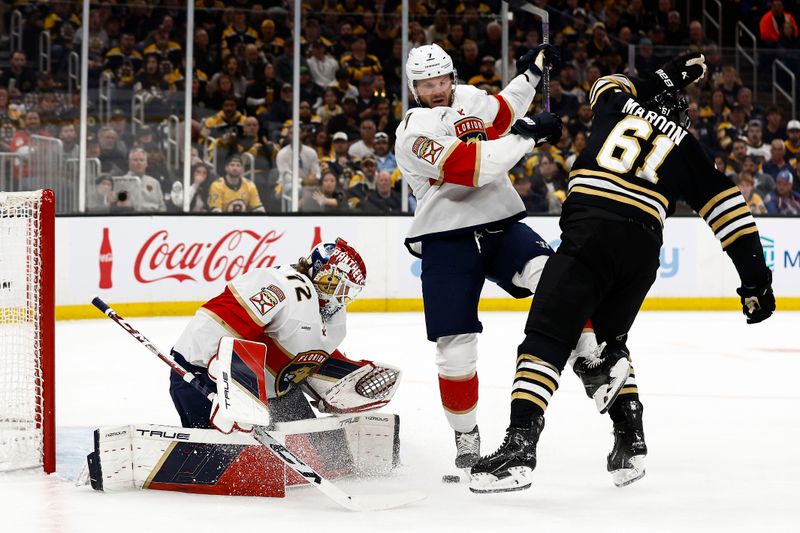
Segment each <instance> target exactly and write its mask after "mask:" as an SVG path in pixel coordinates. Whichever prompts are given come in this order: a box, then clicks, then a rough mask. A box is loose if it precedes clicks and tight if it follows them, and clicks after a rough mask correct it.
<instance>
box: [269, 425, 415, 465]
mask: <svg viewBox="0 0 800 533" xmlns="http://www.w3.org/2000/svg"><path fill="white" fill-rule="evenodd" d="M273 430H274V431H275V432H276V434H277V435H286V436H287V437H286V444H287V446H289V445H290V443H291V440H290V439H291V438H292V437H295V436H304V437H307V436H309V435H315V434H316V435H320V436H323V438H322V440H320V441H317V442H318V444H319V445H320V448H319V451H318V453H321V454H323V455H324V454H326V453H327V452H325V451H324V449H325V448H335V447H336V446H341V444H342V441H341V440H340V439H341V432H342V431H344V435H345V437H346V443H345V447H346V449H348V450H349V453H350V456H351V459H350V461H351V462H352V464H353V465H354V467H355V471H354V472H353V473H354V474H356V475H360V476H379V475H386V474H388V473H390V472H391V471H392V469H393V468H395V467H397V466H398V465H399V464H400V417H399V416H398V415H394V414H389V413H368V414H360V415H347V416H328V417H325V418H315V419H310V420H298V421H296V422H284V423H279V424H275V425H274V427H273ZM292 449H294V448H292ZM303 460H306V459H305V457H303ZM312 466H314V465H312Z"/></svg>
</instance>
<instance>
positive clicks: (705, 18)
mask: <svg viewBox="0 0 800 533" xmlns="http://www.w3.org/2000/svg"><path fill="white" fill-rule="evenodd" d="M712 2H713V3H714V4H716V6H717V16H716V17H715V16H713V15H712V14H711V12H710V11H709V10H708V9H707V8H706V0H703V6H702V10H703V12H702V15H701V19H700V22H701V23H702V24H703V28H704V30H707V29H708V27H709V26H712V27H713V28H714V29H716V30H717V46H719V47H720V48H721V47H722V2H720V0H712ZM687 4H688V2H687ZM687 11H688V9H687ZM706 35H708V34H706Z"/></svg>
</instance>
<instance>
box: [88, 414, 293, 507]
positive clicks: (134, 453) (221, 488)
mask: <svg viewBox="0 0 800 533" xmlns="http://www.w3.org/2000/svg"><path fill="white" fill-rule="evenodd" d="M94 438H95V450H94V451H93V452H92V453H91V454H89V456H88V457H87V462H88V464H89V476H90V481H91V485H92V488H94V489H95V490H102V491H107V492H113V491H120V490H126V489H127V490H129V489H153V490H170V491H179V492H192V493H200V494H224V495H231V496H271V497H283V496H284V495H285V484H284V476H285V467H284V465H283V463H282V462H281V461H280V460H279V459H277V458H276V457H275V456H274V455H273V454H272V452H270V451H269V450H268V449H267V448H265V447H264V446H261V445H260V444H257V443H256V442H255V441H254V440H253V439H252V438H251V437H250V436H248V435H245V434H232V435H223V434H221V433H219V432H217V431H215V430H210V429H187V428H177V427H170V426H155V425H137V426H132V425H131V426H116V427H106V428H99V429H97V430H96V431H95V437H94Z"/></svg>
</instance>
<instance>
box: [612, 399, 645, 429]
mask: <svg viewBox="0 0 800 533" xmlns="http://www.w3.org/2000/svg"><path fill="white" fill-rule="evenodd" d="M630 401H637V402H638V401H639V393H638V392H632V393H627V394H624V395H623V394H621V393H620V395H619V396H617V399H616V400H614V403H612V404H611V407H609V408H608V415H609V416H610V417H611V420H613V421H614V422H624V421H625V419H626V415H625V408H624V407H623V406H624V405H625V403H627V402H630ZM640 403H641V402H640Z"/></svg>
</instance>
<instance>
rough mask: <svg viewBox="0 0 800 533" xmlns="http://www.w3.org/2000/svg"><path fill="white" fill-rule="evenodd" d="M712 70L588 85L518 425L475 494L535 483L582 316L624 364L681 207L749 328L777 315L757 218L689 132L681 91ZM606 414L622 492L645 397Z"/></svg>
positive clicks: (686, 66) (529, 347)
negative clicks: (696, 225)
mask: <svg viewBox="0 0 800 533" xmlns="http://www.w3.org/2000/svg"><path fill="white" fill-rule="evenodd" d="M705 70H706V67H705V58H704V57H703V56H702V55H701V54H696V53H695V54H687V55H684V56H680V57H677V58H675V59H674V60H672V61H670V62H669V63H667V64H666V65H664V66H663V67H662V68H661V69H659V70H657V71H656V72H654V73H652V74H650V75H648V76H645V77H644V78H642V79H634V78H629V77H626V76H622V75H612V76H604V77H602V78H600V79H598V80H597V81H596V82H595V83H594V85H593V86H592V89H591V92H590V95H589V96H590V103H591V105H592V108H593V111H594V120H593V123H592V124H593V125H592V135H591V137H590V138H589V141H588V145H587V147H586V149H584V150H583V152H581V155H580V156H579V157H578V158H577V160H576V161H575V164H574V165H573V168H572V171H571V172H570V181H569V185H568V187H569V192H568V196H567V200H566V201H565V202H564V206H563V210H562V214H561V220H560V226H561V230H562V235H561V239H562V243H561V246H560V247H559V248H558V250H557V251H556V253H555V254H554V255H553V256H552V257H551V258H550V259H549V260H548V261H547V264H546V265H545V268H544V271H543V273H542V278H541V280H540V283H539V289H538V291H537V293H536V297H535V298H534V300H533V303H532V305H531V310H530V314H529V316H528V321H527V324H526V326H525V340H524V341H523V342H522V344H520V346H519V348H518V359H517V374H516V376H515V381H514V389H513V392H512V397H511V398H512V399H511V424H510V427H509V428H508V430H507V433H506V438H505V440H504V442H503V444H502V445H501V446H500V448H499V449H498V450H497V451H496V452H495V453H494V454H492V455H489V456H486V457H482V458H481V459H480V460H479V461H478V463H477V464H476V465H475V466H474V467H473V468H472V479H471V481H470V489H471V490H472V491H473V492H502V491H508V490H519V489H524V488H527V487H529V486H530V484H531V479H530V478H531V472H532V470H533V469H534V468H535V466H536V444H537V442H538V439H539V435H540V433H541V431H542V429H543V428H544V411H545V409H546V407H547V405H548V403H549V401H550V398H551V396H552V395H553V393H555V390H556V389H557V388H558V383H559V378H560V375H561V371H562V370H563V369H564V365H565V363H566V362H567V359H568V357H569V353H570V347H572V346H574V345H575V341H576V340H577V338H578V336H579V335H580V333H581V328H582V327H583V324H584V323H585V322H586V321H587V319H591V322H592V323H593V325H594V331H595V334H596V336H597V341H598V343H600V342H605V343H606V347H605V350H604V351H603V354H602V357H603V359H606V358H619V357H628V351H627V348H626V346H625V341H626V339H627V334H628V330H629V329H630V327H631V325H632V324H633V321H634V319H635V317H636V315H637V313H638V312H639V308H640V307H641V304H642V302H643V300H644V298H645V296H646V294H647V292H648V290H649V289H650V286H651V285H652V283H653V281H654V280H655V277H656V272H657V269H658V266H659V249H660V247H661V244H662V227H663V224H664V221H665V219H666V218H667V217H668V216H669V215H670V214H672V213H673V211H674V209H675V203H676V201H677V199H678V198H682V199H683V200H685V201H687V202H688V203H689V205H691V206H692V208H693V209H694V210H695V211H696V212H697V213H698V214H699V215H700V216H701V217H702V218H703V219H704V220H705V222H706V223H707V224H708V225H709V227H710V228H711V230H712V231H713V232H714V235H715V236H716V237H717V239H718V240H719V241H720V244H721V246H722V249H723V250H724V251H725V253H727V254H728V256H729V257H730V259H731V261H732V262H733V264H734V266H735V267H736V270H737V272H738V274H739V277H740V279H741V287H740V288H739V289H737V292H738V294H739V296H740V300H741V303H742V310H743V312H744V314H745V316H746V318H747V323H748V324H753V323H756V322H761V321H762V320H765V319H767V318H769V316H770V315H771V314H772V312H773V311H774V310H775V297H774V295H773V293H772V286H771V284H772V275H771V273H770V271H769V269H768V268H767V266H766V264H765V261H764V255H763V250H762V248H761V243H760V240H759V234H758V229H757V228H756V223H755V220H754V219H753V217H752V215H751V214H750V210H749V209H748V207H747V205H746V203H745V201H744V198H743V197H742V195H741V193H740V192H739V190H738V189H737V187H736V186H735V185H733V184H732V183H731V182H730V180H729V179H728V178H727V177H725V176H724V175H723V174H722V173H720V172H719V171H718V170H716V168H715V167H714V164H713V161H712V160H711V159H710V158H709V156H708V155H707V154H706V152H705V151H704V150H703V148H702V146H701V145H700V143H699V142H698V141H697V140H696V139H695V138H694V137H693V136H692V135H691V134H690V133H688V131H687V127H688V121H687V120H686V105H685V101H684V100H683V98H682V97H681V96H680V94H679V92H680V91H681V90H682V89H683V88H685V87H686V86H687V85H689V84H691V83H694V82H695V81H697V80H699V79H700V78H701V77H702V76H703V75H704V73H705ZM522 368H524V372H523V371H522V370H521V369H522ZM589 370H591V369H589ZM584 383H586V381H584ZM609 412H610V414H611V417H612V420H613V421H614V435H615V443H614V449H613V450H612V452H611V454H610V455H609V457H608V469H609V470H610V471H614V472H616V473H620V477H619V479H615V481H620V482H619V483H618V485H620V486H621V485H624V484H625V482H626V481H628V482H630V481H633V480H635V479H636V478H635V477H634V478H633V479H631V478H630V476H631V475H634V476H635V475H636V474H637V472H638V473H641V474H643V472H644V471H643V467H642V465H641V460H642V458H643V456H644V454H646V446H645V445H644V437H643V432H642V418H641V415H642V405H641V403H640V402H639V399H638V394H621V395H620V396H619V397H618V398H617V400H616V401H615V402H614V404H612V406H611V408H610V410H609ZM626 476H628V477H626Z"/></svg>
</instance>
